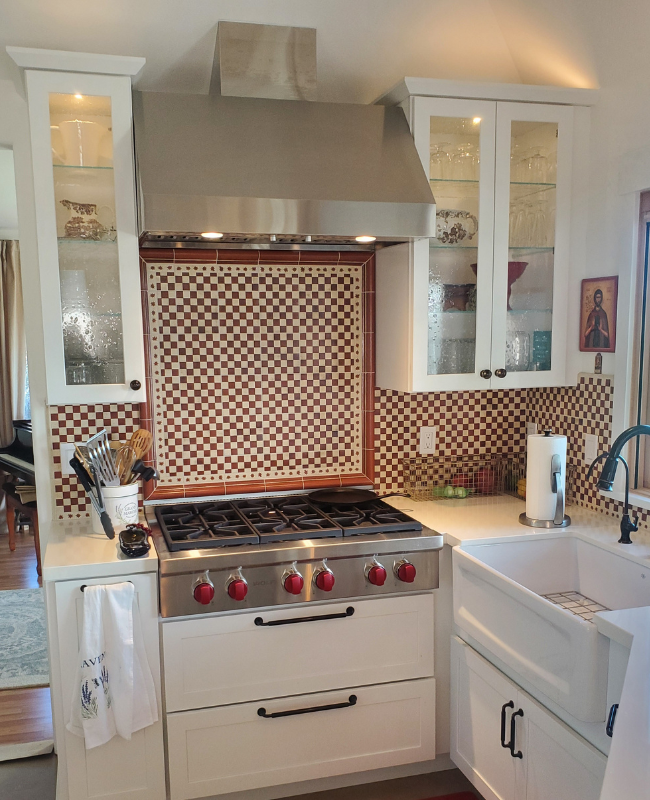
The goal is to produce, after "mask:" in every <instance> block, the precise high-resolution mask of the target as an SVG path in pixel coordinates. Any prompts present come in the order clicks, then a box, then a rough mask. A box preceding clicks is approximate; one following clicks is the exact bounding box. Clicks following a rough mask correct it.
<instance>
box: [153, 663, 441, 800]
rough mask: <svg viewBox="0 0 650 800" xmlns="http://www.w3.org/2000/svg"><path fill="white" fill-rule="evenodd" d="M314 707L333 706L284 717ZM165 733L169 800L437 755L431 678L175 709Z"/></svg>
mask: <svg viewBox="0 0 650 800" xmlns="http://www.w3.org/2000/svg"><path fill="white" fill-rule="evenodd" d="M351 695H354V697H355V698H356V702H355V703H354V705H351V704H349V702H350V696H351ZM319 706H335V707H334V708H328V709H324V710H319V711H317V712H312V713H301V714H295V715H287V714H286V712H288V711H295V710H300V709H305V708H309V709H313V708H317V707H319ZM260 712H262V713H265V714H266V715H267V716H262V715H261V713H260ZM270 714H282V715H283V716H280V717H276V718H269V716H268V715H270ZM167 736H168V747H169V780H170V790H171V800H189V798H194V797H206V796H212V795H219V794H226V793H229V792H245V791H250V790H252V789H257V788H261V787H265V786H277V785H280V784H284V783H293V782H297V781H303V780H311V779H314V778H323V777H329V776H332V775H344V774H346V773H351V772H360V771H362V770H369V769H378V768H380V767H389V766H396V765H398V764H409V763H412V762H416V761H426V760H428V759H433V758H435V752H436V751H435V681H434V679H433V678H428V679H425V680H417V681H404V682H402V683H388V684H383V685H381V686H366V687H362V688H360V689H353V690H349V689H346V690H339V691H336V692H326V693H319V694H309V695H302V696H297V697H296V696H293V697H288V698H284V699H281V700H266V701H263V702H257V703H244V704H236V705H231V706H222V707H220V708H209V709H203V710H198V711H181V712H178V713H176V714H170V715H169V717H168V721H167Z"/></svg>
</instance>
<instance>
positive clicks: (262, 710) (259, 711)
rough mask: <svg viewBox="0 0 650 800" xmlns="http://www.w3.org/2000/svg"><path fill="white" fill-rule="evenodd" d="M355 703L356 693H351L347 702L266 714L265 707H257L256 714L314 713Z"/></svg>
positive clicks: (270, 715) (292, 714) (271, 717)
mask: <svg viewBox="0 0 650 800" xmlns="http://www.w3.org/2000/svg"><path fill="white" fill-rule="evenodd" d="M356 704H357V696H356V694H351V695H350V697H349V698H348V701H347V703H328V704H327V705H326V706H311V707H310V708H296V709H294V710H293V711H274V712H273V713H272V714H267V713H266V709H265V708H258V709H257V716H258V717H264V719H277V718H278V717H293V716H296V715H297V714H314V713H315V712H316V711H333V710H334V709H335V708H350V707H351V706H355V705H356Z"/></svg>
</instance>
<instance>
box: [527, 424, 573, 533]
mask: <svg viewBox="0 0 650 800" xmlns="http://www.w3.org/2000/svg"><path fill="white" fill-rule="evenodd" d="M550 435H551V431H544V436H550ZM561 478H562V462H561V461H560V456H558V455H554V456H553V457H552V458H551V491H552V492H553V494H554V495H556V496H557V501H556V504H555V517H554V518H553V519H532V518H531V517H528V516H526V512H525V511H522V513H521V514H520V515H519V522H521V524H522V525H529V526H530V527H531V528H566V527H567V526H568V525H570V524H571V517H570V516H568V514H565V513H564V490H563V488H562V481H561Z"/></svg>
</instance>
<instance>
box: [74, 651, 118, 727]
mask: <svg viewBox="0 0 650 800" xmlns="http://www.w3.org/2000/svg"><path fill="white" fill-rule="evenodd" d="M105 657H106V653H101V655H99V656H96V657H95V658H91V659H88V661H83V662H82V665H81V666H82V667H90V666H91V665H92V666H95V665H97V664H101V663H102V661H103V660H104V659H105ZM100 688H101V690H102V691H103V693H104V702H105V703H106V708H110V707H111V705H112V703H111V692H110V686H109V676H108V670H107V669H106V667H105V666H104V665H103V664H102V671H101V673H100V675H99V677H98V678H90V680H88V679H86V680H84V681H83V682H82V684H81V716H82V718H83V719H93V718H95V717H96V716H97V714H98V712H99V706H98V703H97V700H98V697H97V696H96V695H95V690H97V689H100Z"/></svg>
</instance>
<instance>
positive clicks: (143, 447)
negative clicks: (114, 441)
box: [129, 428, 153, 458]
mask: <svg viewBox="0 0 650 800" xmlns="http://www.w3.org/2000/svg"><path fill="white" fill-rule="evenodd" d="M152 444H153V435H152V434H151V433H150V432H149V431H147V430H145V429H144V428H138V430H137V431H136V432H135V433H134V434H133V435H132V436H131V439H130V441H129V446H130V447H132V448H133V450H134V451H135V454H136V458H144V457H145V455H146V454H147V453H148V452H149V450H150V448H151V445H152Z"/></svg>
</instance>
